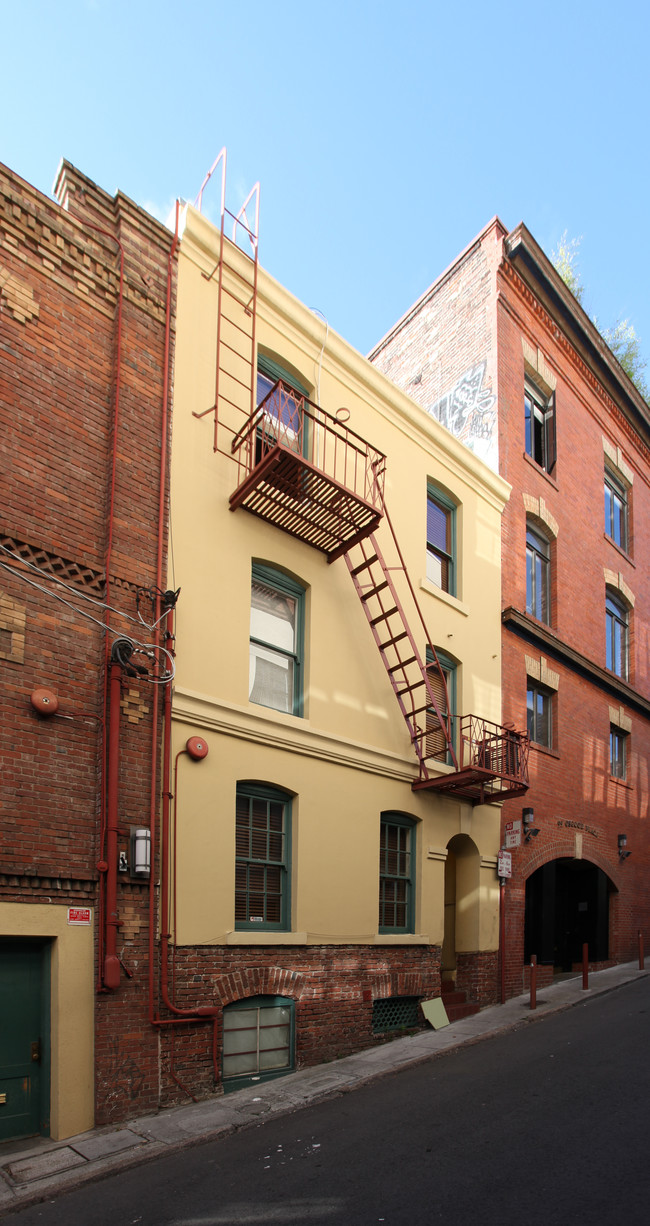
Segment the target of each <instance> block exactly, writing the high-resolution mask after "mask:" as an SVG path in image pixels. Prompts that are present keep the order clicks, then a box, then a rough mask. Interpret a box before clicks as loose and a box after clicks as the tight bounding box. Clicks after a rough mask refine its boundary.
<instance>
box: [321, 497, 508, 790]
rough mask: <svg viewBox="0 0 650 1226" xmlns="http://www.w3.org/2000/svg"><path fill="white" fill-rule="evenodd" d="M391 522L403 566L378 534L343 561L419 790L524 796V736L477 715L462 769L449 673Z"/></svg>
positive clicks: (465, 725) (463, 729) (466, 722)
mask: <svg viewBox="0 0 650 1226" xmlns="http://www.w3.org/2000/svg"><path fill="white" fill-rule="evenodd" d="M385 520H386V523H387V525H388V527H389V529H390V533H391V537H392V543H393V546H394V550H395V553H396V556H397V559H398V561H397V564H396V565H394V566H388V565H387V563H386V560H385V558H384V555H383V553H382V550H381V548H380V546H379V543H378V541H377V537H376V535H375V533H374V532H371V533H370V534H369V535H368V536H367V537H366V538H365V539H364V540H362V541H360V542H358V543H357V544H356V546H355V547H354V549H351V550H349V551H348V552H347V553H346V554H345V560H346V563H347V565H348V569H349V571H350V575H351V577H352V581H353V583H354V586H355V588H356V591H357V594H358V596H359V599H360V601H361V605H362V608H363V610H364V613H365V615H366V618H367V620H368V624H369V626H370V629H371V632H372V636H373V638H374V640H375V643H376V644H377V648H378V650H379V655H380V657H381V660H382V663H383V665H384V668H385V669H386V673H387V675H388V679H389V681H390V683H391V686H392V688H393V691H394V693H395V697H396V698H397V702H398V705H399V708H400V710H401V712H402V715H403V717H404V720H405V723H406V727H407V729H408V732H409V737H410V740H411V744H412V745H413V749H414V751H415V754H416V757H417V759H418V763H419V767H420V777H419V779H418V780H417V781H416V782H415V783H414V785H413V787H414V788H416V789H427V790H430V791H440V792H445V793H447V794H452V795H454V796H456V797H458V798H460V799H464V800H469V801H471V802H472V803H473V804H489V803H494V802H496V801H501V800H504V799H505V798H506V797H512V796H516V795H523V794H524V793H525V792H526V790H527V786H528V784H527V757H528V754H527V749H528V741H527V737H526V736H525V735H522V734H520V733H517V732H515V731H514V730H511V729H507V728H502V727H500V726H499V725H496V724H491V723H489V722H488V721H486V720H482V719H478V718H477V717H475V716H465V717H463V719H462V720H461V721H459V722H460V742H461V761H460V763H459V761H458V757H457V754H456V748H455V744H454V735H453V715H452V712H451V709H450V703H449V695H448V692H447V683H446V679H445V674H444V670H443V668H442V666H441V664H440V661H439V659H438V656H437V653H436V650H435V648H434V646H433V644H432V643H431V642H430V641H428V634H427V629H426V625H425V622H424V618H423V617H422V613H421V610H420V606H419V604H418V600H417V597H416V595H415V591H414V589H413V585H412V583H411V580H410V578H409V575H408V571H407V569H406V566H405V563H404V559H403V556H402V553H401V550H400V548H399V544H398V542H397V538H396V536H395V533H394V530H393V526H392V523H391V521H390V518H389V516H388V514H387V513H386V516H385ZM398 586H399V588H400V589H401V591H402V593H403V596H402V598H400V594H399V592H398ZM406 601H408V602H409V603H410V605H411V607H412V609H413V610H414V612H415V614H416V616H417V618H418V619H419V621H420V623H421V626H422V628H423V630H424V634H425V659H424V660H423V658H422V655H421V652H420V650H419V648H418V645H417V642H416V640H415V636H414V634H413V631H412V629H411V626H410V625H409V621H408V618H407V615H406V612H405V607H404V606H405V603H406ZM445 765H446V766H452V767H453V768H454V769H453V771H448V770H445ZM441 768H442V769H441Z"/></svg>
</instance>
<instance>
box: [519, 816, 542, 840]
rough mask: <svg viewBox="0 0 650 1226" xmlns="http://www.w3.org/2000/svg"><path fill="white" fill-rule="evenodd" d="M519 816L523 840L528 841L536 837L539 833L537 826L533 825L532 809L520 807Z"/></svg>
mask: <svg viewBox="0 0 650 1226" xmlns="http://www.w3.org/2000/svg"><path fill="white" fill-rule="evenodd" d="M521 818H522V821H523V824H524V842H525V843H530V840H531V839H536V838H537V835H538V834H539V826H533V822H534V820H535V810H534V809H522V811H521Z"/></svg>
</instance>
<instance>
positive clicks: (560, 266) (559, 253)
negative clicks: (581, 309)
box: [551, 230, 585, 303]
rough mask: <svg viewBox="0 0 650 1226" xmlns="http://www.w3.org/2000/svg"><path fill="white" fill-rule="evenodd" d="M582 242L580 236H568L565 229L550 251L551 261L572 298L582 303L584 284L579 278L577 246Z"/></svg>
mask: <svg viewBox="0 0 650 1226" xmlns="http://www.w3.org/2000/svg"><path fill="white" fill-rule="evenodd" d="M581 242H582V235H580V238H569V235H568V233H567V231H566V230H565V231H564V233H563V234H562V235H561V237H560V241H559V242H558V245H557V247H556V248H555V251H553V252H551V263H552V264H553V267H554V268H555V269H556V270H557V272H559V274H560V276H561V278H562V280H563V281H564V284H565V285H567V286H568V288H569V289H570V290H571V293H572V294H573V296H574V298H577V300H578V302H580V303H582V295H583V294H584V292H585V291H584V286H583V284H582V282H581V280H580V272H579V270H578V248H579V247H580V244H581Z"/></svg>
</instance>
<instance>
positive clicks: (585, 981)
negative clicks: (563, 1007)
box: [582, 941, 589, 992]
mask: <svg viewBox="0 0 650 1226" xmlns="http://www.w3.org/2000/svg"><path fill="white" fill-rule="evenodd" d="M588 987H589V944H588V942H587V941H585V942H584V944H583V946H582V990H583V992H586V991H587V989H588Z"/></svg>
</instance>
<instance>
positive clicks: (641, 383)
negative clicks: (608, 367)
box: [594, 319, 650, 400]
mask: <svg viewBox="0 0 650 1226" xmlns="http://www.w3.org/2000/svg"><path fill="white" fill-rule="evenodd" d="M594 322H595V321H594ZM602 335H603V338H604V340H606V341H607V344H608V345H609V347H610V349H611V351H612V353H613V354H614V357H615V358H618V360H619V362H620V364H621V366H622V367H623V370H624V371H625V373H626V375H629V377H630V379H631V380H632V382H633V383H634V385H635V386H636V388H637V390H638V391H639V392H640V393H641V395H642V396H643V398H644V400H648V397H649V396H650V388H648V385H647V383H646V381H645V377H644V374H643V372H644V370H645V368H646V366H647V362H645V361H644V360H643V358H642V357H641V345H640V342H639V338H638V336H637V334H636V332H635V330H634V326H633V325H632V324H631V323H630V321H629V319H617V321H616V323H615V324H614V327H613V328H603V331H602Z"/></svg>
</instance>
